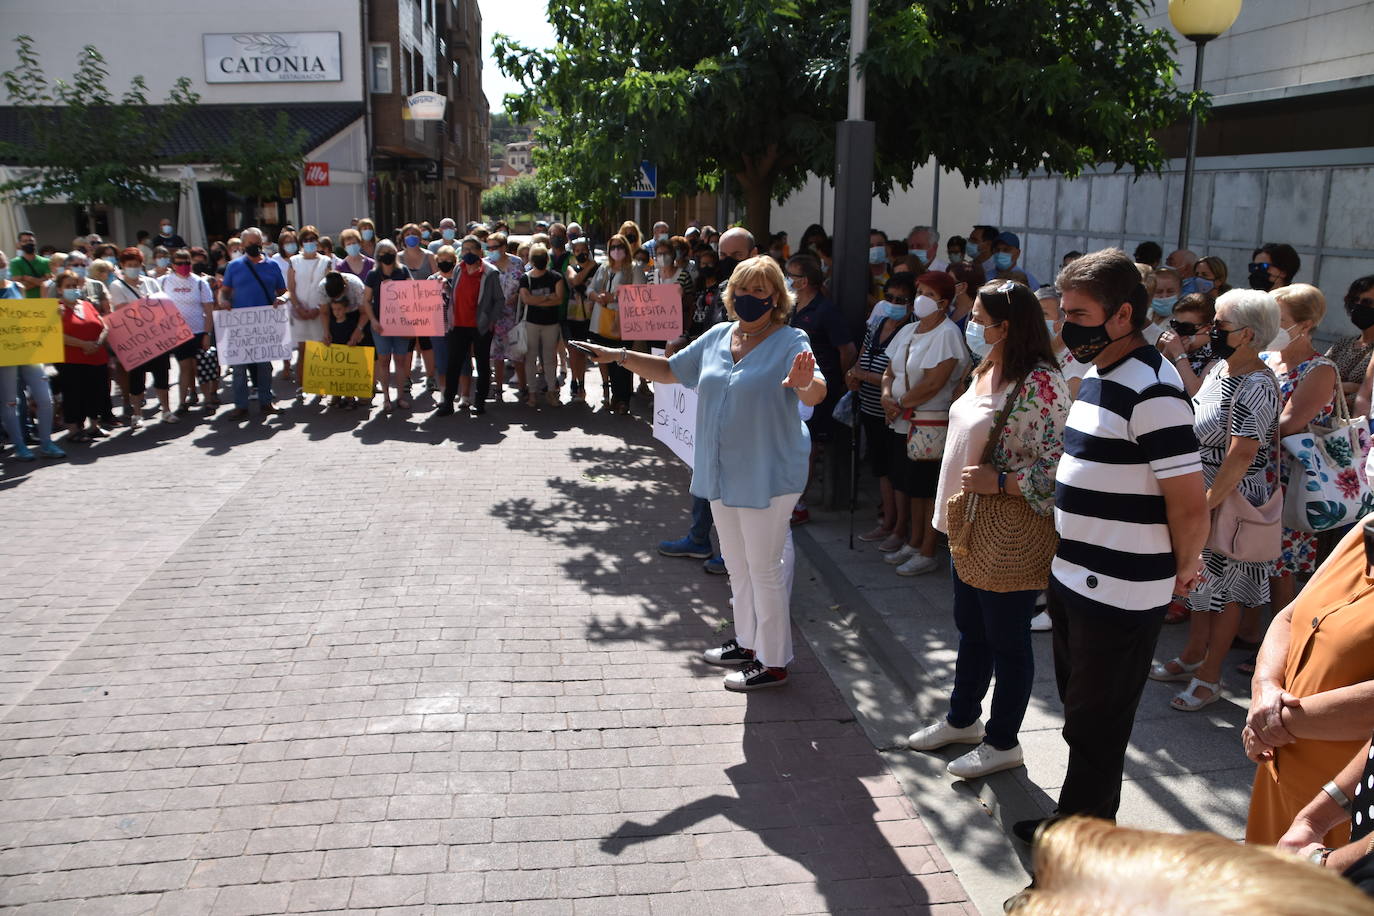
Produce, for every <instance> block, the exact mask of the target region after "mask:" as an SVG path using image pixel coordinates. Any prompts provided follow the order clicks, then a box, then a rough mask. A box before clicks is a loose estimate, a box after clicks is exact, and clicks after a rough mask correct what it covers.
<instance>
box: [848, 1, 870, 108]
mask: <svg viewBox="0 0 1374 916" xmlns="http://www.w3.org/2000/svg"><path fill="white" fill-rule="evenodd" d="M866 50H868V0H850V4H849V114H848V115H847V117H848V119H849V120H850V121H862V120H863V119H864V78H863V74H862V73H860V71H859V56H860V55H861V54H863V53H864V51H866Z"/></svg>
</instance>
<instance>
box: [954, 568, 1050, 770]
mask: <svg viewBox="0 0 1374 916" xmlns="http://www.w3.org/2000/svg"><path fill="white" fill-rule="evenodd" d="M950 581H951V583H952V584H953V586H954V625H955V626H956V627H958V628H959V657H958V660H957V661H956V662H955V663H954V692H953V693H951V694H950V697H949V717H948V718H949V724H950V725H953V726H954V727H955V728H968V727H969V726H970V725H972V724H973V723H974V722H976V721H978V717H979V716H980V715H982V712H983V706H982V704H983V697H985V696H987V693H988V685H989V684H990V683H991V682H992V676H993V674H994V673H995V674H996V675H997V687H996V688H995V689H994V690H993V692H992V715H991V716H990V717H989V718H988V724H987V737H986V738H985V739H984V740H985V741H986V742H987V743H988V744H991V745H992V746H993V747H995V748H997V749H998V750H999V751H1006V750H1010V749H1011V748H1013V747H1016V745H1017V744H1018V743H1019V742H1018V739H1017V733H1018V732H1020V730H1021V720H1022V719H1024V718H1025V717H1026V706H1027V705H1028V704H1029V703H1030V698H1031V683H1032V682H1033V681H1034V680H1035V653H1034V652H1033V651H1032V649H1031V631H1030V622H1031V618H1032V617H1034V616H1035V596H1036V594H1037V593H1036V592H1034V591H1020V592H989V591H984V590H983V589H981V588H975V587H973V586H972V585H969V584H968V583H967V582H965V581H963V580H962V579H960V578H959V573H958V571H956V570H955V569H954V564H953V563H951V564H950Z"/></svg>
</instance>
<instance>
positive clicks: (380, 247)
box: [373, 239, 1273, 337]
mask: <svg viewBox="0 0 1374 916" xmlns="http://www.w3.org/2000/svg"><path fill="white" fill-rule="evenodd" d="M373 250H374V251H375V252H376V253H377V254H381V253H382V252H383V251H390V252H392V253H395V251H396V243H395V242H393V241H392V240H391V239H378V240H377V247H376V248H375V249H373ZM1270 336H1271V337H1272V336H1273V335H1272V334H1271V335H1270Z"/></svg>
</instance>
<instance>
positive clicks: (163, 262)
mask: <svg viewBox="0 0 1374 916" xmlns="http://www.w3.org/2000/svg"><path fill="white" fill-rule="evenodd" d="M157 266H158V267H161V268H164V269H165V268H168V267H171V266H172V259H171V258H158V259H157Z"/></svg>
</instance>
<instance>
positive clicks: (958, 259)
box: [945, 251, 964, 264]
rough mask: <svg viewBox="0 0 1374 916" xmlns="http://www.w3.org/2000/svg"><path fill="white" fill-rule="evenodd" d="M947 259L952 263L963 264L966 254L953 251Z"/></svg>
mask: <svg viewBox="0 0 1374 916" xmlns="http://www.w3.org/2000/svg"><path fill="white" fill-rule="evenodd" d="M945 260H947V261H949V263H951V264H962V263H963V262H964V256H963V255H962V254H960V253H959V252H957V251H951V252H950V253H949V254H948V255H947V256H946V258H945Z"/></svg>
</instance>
